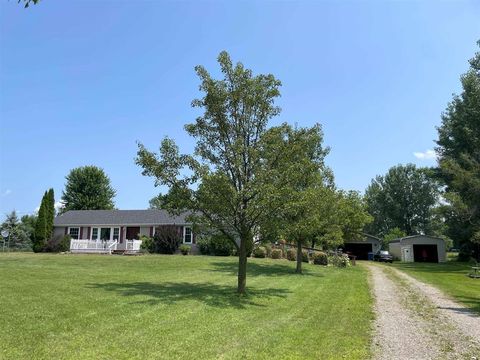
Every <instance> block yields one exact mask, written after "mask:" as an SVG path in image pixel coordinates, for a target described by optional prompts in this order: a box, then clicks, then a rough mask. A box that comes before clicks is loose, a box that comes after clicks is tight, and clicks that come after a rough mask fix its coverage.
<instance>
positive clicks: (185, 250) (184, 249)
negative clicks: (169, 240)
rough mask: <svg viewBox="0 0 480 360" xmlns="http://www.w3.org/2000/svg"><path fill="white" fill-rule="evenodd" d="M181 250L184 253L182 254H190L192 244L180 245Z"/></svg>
mask: <svg viewBox="0 0 480 360" xmlns="http://www.w3.org/2000/svg"><path fill="white" fill-rule="evenodd" d="M179 249H180V252H181V253H182V255H188V254H189V253H190V246H188V245H185V244H183V245H180V248H179Z"/></svg>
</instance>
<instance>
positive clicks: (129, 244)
mask: <svg viewBox="0 0 480 360" xmlns="http://www.w3.org/2000/svg"><path fill="white" fill-rule="evenodd" d="M141 245H142V240H138V239H132V240H127V239H126V240H124V241H123V242H121V243H120V242H118V240H90V239H72V240H71V241H70V252H71V253H76V254H79V253H83V254H112V253H114V252H115V253H123V254H136V253H138V252H139V251H140V246H141Z"/></svg>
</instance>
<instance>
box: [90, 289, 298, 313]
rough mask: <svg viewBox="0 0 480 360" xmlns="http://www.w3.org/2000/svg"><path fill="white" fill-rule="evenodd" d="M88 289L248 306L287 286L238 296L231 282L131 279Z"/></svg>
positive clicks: (152, 299) (151, 299)
mask: <svg viewBox="0 0 480 360" xmlns="http://www.w3.org/2000/svg"><path fill="white" fill-rule="evenodd" d="M87 287H88V288H90V289H103V290H106V291H112V292H117V293H119V294H120V295H122V296H145V297H148V299H147V300H142V301H138V302H136V303H137V304H149V305H156V304H159V303H163V304H175V303H177V302H180V301H186V300H195V301H200V302H203V303H205V304H206V305H208V306H214V307H220V308H227V307H234V308H238V309H243V308H245V307H246V306H247V305H249V306H265V305H262V304H259V303H257V302H255V300H258V299H265V298H267V299H268V298H272V297H278V298H285V297H287V295H288V294H289V293H290V291H289V290H287V289H274V288H268V289H262V290H259V289H255V288H249V289H247V295H244V296H238V295H237V294H236V293H235V288H234V287H233V286H225V285H216V284H212V283H188V282H178V283H177V282H166V283H159V284H155V283H150V282H134V283H105V284H87Z"/></svg>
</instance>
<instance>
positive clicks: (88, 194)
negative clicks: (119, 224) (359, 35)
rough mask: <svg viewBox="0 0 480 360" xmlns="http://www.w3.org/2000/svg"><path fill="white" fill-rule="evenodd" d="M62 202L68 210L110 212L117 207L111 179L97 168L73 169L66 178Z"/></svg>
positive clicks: (65, 209) (83, 167)
mask: <svg viewBox="0 0 480 360" xmlns="http://www.w3.org/2000/svg"><path fill="white" fill-rule="evenodd" d="M66 180H67V182H66V184H65V190H64V191H63V194H62V202H63V203H64V205H65V207H64V208H63V210H64V211H68V210H110V209H113V208H114V207H115V204H114V202H113V199H114V197H115V194H116V192H115V190H114V189H113V187H112V185H111V184H110V178H109V177H108V176H107V175H106V174H105V172H104V171H103V169H101V168H99V167H97V166H82V167H78V168H75V169H72V170H71V171H70V173H69V174H68V175H67V176H66Z"/></svg>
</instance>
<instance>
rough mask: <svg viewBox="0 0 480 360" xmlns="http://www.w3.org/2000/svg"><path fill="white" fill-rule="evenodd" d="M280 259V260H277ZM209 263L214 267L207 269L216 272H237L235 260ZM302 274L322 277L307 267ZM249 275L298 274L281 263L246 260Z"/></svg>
mask: <svg viewBox="0 0 480 360" xmlns="http://www.w3.org/2000/svg"><path fill="white" fill-rule="evenodd" d="M279 261H281V260H279ZM211 265H213V266H214V267H215V269H213V270H208V271H218V272H226V273H229V274H232V275H237V274H238V263H237V262H228V261H217V262H212V263H211ZM302 275H308V276H318V277H322V276H324V275H322V274H321V273H318V272H313V271H310V270H309V269H305V267H304V268H303V270H302ZM249 276H299V275H298V274H296V273H295V269H294V268H292V267H290V266H286V265H282V264H272V263H270V262H269V263H265V264H262V263H256V262H248V264H247V278H248V277H249Z"/></svg>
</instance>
